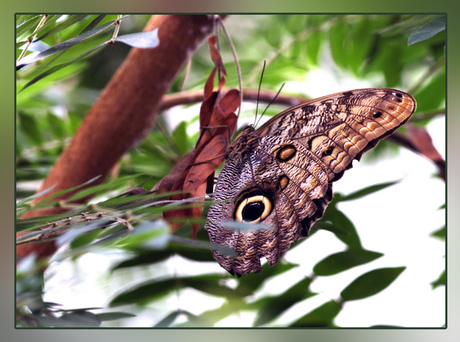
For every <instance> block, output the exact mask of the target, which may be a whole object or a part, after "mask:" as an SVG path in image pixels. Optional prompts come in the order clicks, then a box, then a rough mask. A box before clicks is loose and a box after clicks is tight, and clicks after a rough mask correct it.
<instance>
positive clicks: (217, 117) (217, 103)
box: [154, 90, 239, 238]
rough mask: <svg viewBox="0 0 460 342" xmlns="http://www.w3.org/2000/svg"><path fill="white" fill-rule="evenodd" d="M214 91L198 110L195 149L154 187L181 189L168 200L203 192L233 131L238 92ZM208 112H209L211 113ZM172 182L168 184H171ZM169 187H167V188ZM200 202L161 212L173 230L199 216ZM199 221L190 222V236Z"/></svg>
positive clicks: (164, 189) (223, 154) (189, 196)
mask: <svg viewBox="0 0 460 342" xmlns="http://www.w3.org/2000/svg"><path fill="white" fill-rule="evenodd" d="M219 95H220V93H219V92H214V93H212V94H211V96H210V97H209V98H208V99H206V100H205V101H204V102H203V104H202V106H201V110H200V123H203V124H205V123H206V125H203V126H202V127H201V132H200V136H199V138H198V141H197V144H196V146H195V149H194V150H193V151H192V152H189V153H188V154H187V155H186V156H184V157H183V158H182V159H181V160H180V161H179V162H178V164H176V166H175V167H174V169H173V170H172V171H171V173H170V174H169V175H168V176H166V177H165V178H164V179H163V180H161V181H160V183H159V184H160V185H157V186H155V188H154V189H159V190H160V191H162V192H163V191H165V192H166V191H171V192H175V191H181V193H180V194H177V195H173V196H171V197H170V199H171V200H177V201H179V200H184V199H190V198H197V199H199V197H201V196H203V199H204V195H205V194H206V189H207V187H208V181H209V179H213V177H214V171H215V169H216V168H217V167H218V166H219V165H220V164H221V163H222V162H223V160H224V159H225V153H226V151H227V147H228V144H229V142H230V138H231V135H232V133H233V132H234V131H235V129H236V123H237V116H236V114H235V113H234V111H235V110H236V109H238V106H239V92H238V91H237V90H230V91H229V92H227V93H226V94H225V95H224V96H219ZM210 112H211V114H210ZM173 182H174V185H173V186H172V187H171V184H173ZM167 189H168V190H167ZM201 211H202V205H200V204H199V203H197V205H193V206H189V207H187V208H178V209H175V210H170V211H166V212H164V213H163V217H164V219H165V220H168V221H169V222H170V224H171V228H172V230H173V231H175V230H177V229H178V228H179V227H180V226H182V224H183V220H184V219H185V218H196V219H199V218H200V217H201ZM197 229H198V224H197V223H193V224H192V234H193V238H196V232H197Z"/></svg>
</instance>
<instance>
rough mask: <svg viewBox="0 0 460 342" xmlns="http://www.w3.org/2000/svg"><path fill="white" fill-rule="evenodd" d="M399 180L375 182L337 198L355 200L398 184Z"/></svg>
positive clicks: (341, 200) (343, 200) (339, 200)
mask: <svg viewBox="0 0 460 342" xmlns="http://www.w3.org/2000/svg"><path fill="white" fill-rule="evenodd" d="M398 182H399V181H394V182H386V183H380V184H375V185H371V186H368V187H366V188H363V189H360V190H358V191H355V192H352V193H351V194H349V195H346V196H340V199H338V200H337V202H345V201H351V200H355V199H358V198H361V197H364V196H367V195H370V194H373V193H374V192H377V191H380V190H383V189H385V188H388V187H390V186H392V185H395V184H397V183H398Z"/></svg>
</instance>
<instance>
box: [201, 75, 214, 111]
mask: <svg viewBox="0 0 460 342" xmlns="http://www.w3.org/2000/svg"><path fill="white" fill-rule="evenodd" d="M216 70H217V69H216V68H213V69H212V71H211V73H210V74H209V77H208V79H207V80H206V83H205V84H204V98H205V101H206V99H208V98H209V97H211V95H212V91H213V89H214V77H216ZM211 113H212V111H211Z"/></svg>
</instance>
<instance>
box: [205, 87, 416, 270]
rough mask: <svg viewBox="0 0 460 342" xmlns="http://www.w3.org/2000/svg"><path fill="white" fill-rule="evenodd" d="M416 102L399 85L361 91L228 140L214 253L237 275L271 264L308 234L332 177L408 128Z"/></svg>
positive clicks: (212, 227)
mask: <svg viewBox="0 0 460 342" xmlns="http://www.w3.org/2000/svg"><path fill="white" fill-rule="evenodd" d="M415 107H416V102H415V100H414V98H413V97H412V96H410V95H409V94H407V93H404V92H401V91H398V90H394V89H360V90H352V91H348V92H345V93H338V94H334V95H330V96H326V97H322V98H319V99H316V100H313V101H309V102H306V103H303V104H301V105H299V106H296V107H292V108H289V109H287V110H285V111H283V112H282V113H280V114H278V115H277V116H275V117H273V118H272V119H270V120H269V121H268V122H267V123H265V124H264V125H263V126H262V127H261V128H260V129H258V130H256V131H254V130H253V129H252V128H251V127H249V128H246V129H245V130H244V131H243V133H242V134H241V135H240V136H239V137H238V138H237V139H236V140H235V141H234V143H233V144H232V145H231V147H230V148H231V150H230V153H229V156H228V158H227V161H226V163H225V165H224V167H223V169H222V171H221V174H220V176H219V180H218V182H217V185H216V189H215V192H214V196H213V202H214V204H213V205H212V206H211V207H210V209H209V213H208V223H207V226H206V227H207V229H208V232H209V236H210V239H211V242H213V243H216V244H221V245H225V246H228V247H230V248H232V249H234V250H235V252H236V253H237V256H236V257H230V256H228V255H225V254H223V253H221V252H219V251H213V255H214V258H215V259H216V260H217V261H218V262H219V264H220V265H221V266H222V267H224V268H225V269H226V270H227V271H229V272H230V273H232V274H238V275H239V274H246V273H250V272H255V273H257V272H260V270H261V262H260V259H261V258H266V259H267V261H268V264H269V265H274V264H275V263H276V262H277V261H278V259H279V258H280V257H282V256H283V255H284V253H285V252H286V251H287V249H288V248H289V246H290V245H291V243H292V242H294V241H295V240H296V239H298V238H300V237H305V236H307V234H308V232H309V230H310V227H311V225H312V224H313V223H314V222H315V221H316V220H318V219H319V218H321V217H322V215H323V212H324V210H325V208H326V206H327V204H328V203H329V202H330V201H331V199H332V182H334V181H336V180H338V179H339V178H340V177H341V176H342V174H343V172H344V171H345V170H346V169H348V168H350V167H351V165H352V164H351V162H352V160H353V159H359V158H360V157H361V155H362V153H363V152H365V151H367V150H368V149H370V148H372V147H374V146H375V145H376V143H377V142H378V141H379V140H380V139H382V138H384V137H386V136H388V135H389V134H391V133H392V132H393V131H394V130H396V129H397V128H398V127H400V126H401V125H403V124H404V123H405V122H407V120H408V119H409V118H410V116H411V115H412V113H413V112H414V111H415ZM227 221H242V222H250V223H263V224H264V225H266V226H269V227H270V228H269V229H260V230H250V231H244V230H236V229H230V228H227V227H226V226H225V225H226V222H227Z"/></svg>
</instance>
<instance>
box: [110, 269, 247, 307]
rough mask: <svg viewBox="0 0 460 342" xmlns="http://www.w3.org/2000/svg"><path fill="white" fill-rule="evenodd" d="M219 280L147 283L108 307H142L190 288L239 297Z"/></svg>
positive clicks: (199, 278)
mask: <svg viewBox="0 0 460 342" xmlns="http://www.w3.org/2000/svg"><path fill="white" fill-rule="evenodd" d="M221 280H222V275H220V274H206V275H201V276H195V277H182V278H173V279H165V280H161V281H158V280H156V281H147V282H144V283H141V284H139V285H136V286H135V287H133V288H131V289H128V290H126V291H124V292H122V293H120V294H119V295H117V296H116V297H115V298H113V299H112V300H111V301H110V304H109V306H111V307H113V306H119V305H126V304H140V305H142V304H146V303H149V302H152V301H154V300H158V299H159V298H162V297H164V296H166V295H167V294H169V293H171V292H174V291H177V290H178V289H182V288H186V287H192V288H195V289H197V290H199V291H202V292H205V293H208V294H211V295H214V296H222V297H229V298H240V297H241V294H239V292H238V291H236V290H232V289H231V288H229V287H226V286H223V285H220V282H221Z"/></svg>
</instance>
